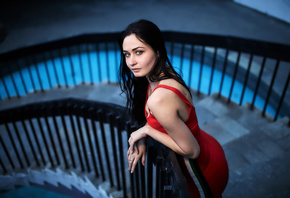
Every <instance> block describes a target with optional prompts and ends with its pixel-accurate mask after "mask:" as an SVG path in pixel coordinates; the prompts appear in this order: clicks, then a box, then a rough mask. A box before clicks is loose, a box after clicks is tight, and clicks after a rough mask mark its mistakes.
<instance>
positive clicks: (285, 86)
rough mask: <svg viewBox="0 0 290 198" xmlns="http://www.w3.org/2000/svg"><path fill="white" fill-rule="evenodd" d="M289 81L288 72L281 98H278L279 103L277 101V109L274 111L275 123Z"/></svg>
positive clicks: (289, 74) (289, 75)
mask: <svg viewBox="0 0 290 198" xmlns="http://www.w3.org/2000/svg"><path fill="white" fill-rule="evenodd" d="M289 81H290V72H289V73H288V78H287V80H286V82H285V85H284V89H283V92H282V96H281V98H280V101H279V104H278V107H277V109H276V114H275V117H274V120H275V121H276V120H277V117H278V115H279V112H280V108H281V106H282V103H283V100H284V97H285V94H286V92H287V88H288V85H289ZM289 124H290V121H289Z"/></svg>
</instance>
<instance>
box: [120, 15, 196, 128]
mask: <svg viewBox="0 0 290 198" xmlns="http://www.w3.org/2000/svg"><path fill="white" fill-rule="evenodd" d="M131 34H135V36H136V37H137V38H138V39H139V40H140V41H141V42H143V43H145V44H147V45H149V46H150V47H151V48H152V49H153V50H154V52H155V53H157V54H158V58H157V61H156V63H155V65H154V67H153V68H152V70H151V71H150V73H149V75H148V76H149V80H150V81H152V82H154V81H160V80H164V79H169V78H172V79H175V80H176V81H178V82H179V83H180V84H182V85H183V86H184V87H185V88H186V89H187V90H188V91H189V93H190V90H189V88H188V87H187V86H186V84H185V83H184V81H183V80H182V78H181V77H180V75H179V74H178V73H177V72H176V71H175V70H174V68H173V67H172V65H171V62H170V61H169V58H168V56H167V51H166V48H165V42H164V39H163V35H162V33H161V31H160V29H159V28H158V27H157V26H156V25H155V24H154V23H152V22H150V21H147V20H144V19H141V20H138V21H136V22H133V23H131V24H130V25H129V26H128V27H127V28H126V29H125V30H124V31H123V32H122V33H121V36H120V39H119V45H120V48H121V63H120V69H119V83H120V87H121V90H122V92H123V93H125V94H126V96H127V105H126V106H127V109H128V110H130V111H131V112H132V121H137V123H138V124H140V125H141V124H144V123H145V122H146V118H145V114H144V108H145V100H146V93H147V88H148V80H147V79H146V77H135V76H134V75H133V74H132V72H131V70H130V69H129V68H128V66H127V64H126V60H125V58H124V55H123V41H124V39H125V37H127V36H129V35H131Z"/></svg>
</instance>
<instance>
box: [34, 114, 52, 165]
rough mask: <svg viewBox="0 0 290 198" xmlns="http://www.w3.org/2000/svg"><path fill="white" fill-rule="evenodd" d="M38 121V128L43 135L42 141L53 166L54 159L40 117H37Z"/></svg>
mask: <svg viewBox="0 0 290 198" xmlns="http://www.w3.org/2000/svg"><path fill="white" fill-rule="evenodd" d="M36 120H37V123H38V127H39V129H40V134H41V137H42V141H43V143H44V147H45V149H46V153H47V156H48V159H49V161H50V164H53V159H52V157H51V153H50V150H49V146H48V143H47V138H46V137H45V134H44V130H43V127H42V123H41V120H40V117H39V116H37V118H36Z"/></svg>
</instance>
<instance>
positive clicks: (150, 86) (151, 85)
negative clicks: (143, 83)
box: [148, 79, 160, 95]
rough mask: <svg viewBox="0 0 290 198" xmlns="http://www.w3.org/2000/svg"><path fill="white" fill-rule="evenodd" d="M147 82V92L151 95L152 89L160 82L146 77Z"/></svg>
mask: <svg viewBox="0 0 290 198" xmlns="http://www.w3.org/2000/svg"><path fill="white" fill-rule="evenodd" d="M148 83H149V94H150V95H151V93H152V92H153V90H154V89H155V88H156V87H157V86H158V85H159V84H160V81H154V82H152V81H150V80H149V79H148Z"/></svg>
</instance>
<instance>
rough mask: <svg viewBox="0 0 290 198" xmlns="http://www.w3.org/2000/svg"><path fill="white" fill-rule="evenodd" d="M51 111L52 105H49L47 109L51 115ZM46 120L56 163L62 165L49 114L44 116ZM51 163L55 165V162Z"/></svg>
mask: <svg viewBox="0 0 290 198" xmlns="http://www.w3.org/2000/svg"><path fill="white" fill-rule="evenodd" d="M49 112H50V107H48V108H47V109H46V113H47V114H48V115H50V113H49ZM44 121H45V124H46V128H47V131H48V135H49V139H50V142H51V145H52V149H53V152H54V156H55V159H56V163H57V165H60V159H59V155H58V152H57V149H56V144H55V141H54V138H53V135H52V130H51V127H50V123H49V120H48V117H47V116H44ZM51 165H52V166H54V163H53V162H51Z"/></svg>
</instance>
